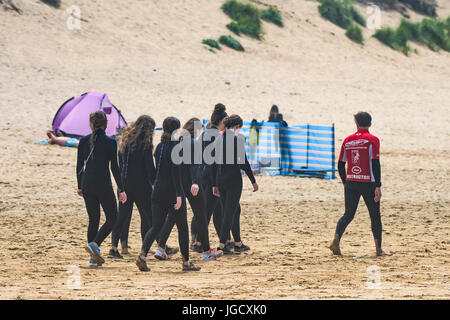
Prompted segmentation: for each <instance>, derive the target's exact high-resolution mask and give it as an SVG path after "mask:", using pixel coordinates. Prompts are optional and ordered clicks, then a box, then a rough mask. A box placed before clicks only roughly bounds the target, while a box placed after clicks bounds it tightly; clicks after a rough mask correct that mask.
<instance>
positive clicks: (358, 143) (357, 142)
mask: <svg viewBox="0 0 450 320" xmlns="http://www.w3.org/2000/svg"><path fill="white" fill-rule="evenodd" d="M367 142H369V140H365V139H359V140H353V141H349V142H347V143H346V144H345V146H346V147H359V146H362V145H365V144H366V143H367Z"/></svg>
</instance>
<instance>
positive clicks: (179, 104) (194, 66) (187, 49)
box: [0, 0, 450, 299]
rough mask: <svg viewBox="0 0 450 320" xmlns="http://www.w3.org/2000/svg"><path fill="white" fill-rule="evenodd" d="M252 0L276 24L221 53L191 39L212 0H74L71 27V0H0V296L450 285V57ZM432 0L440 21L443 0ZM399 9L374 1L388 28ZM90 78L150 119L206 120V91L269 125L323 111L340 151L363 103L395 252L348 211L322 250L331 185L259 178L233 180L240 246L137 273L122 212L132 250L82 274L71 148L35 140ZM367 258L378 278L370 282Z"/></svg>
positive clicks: (445, 288)
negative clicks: (184, 269) (77, 21)
mask: <svg viewBox="0 0 450 320" xmlns="http://www.w3.org/2000/svg"><path fill="white" fill-rule="evenodd" d="M264 2H265V3H268V4H275V5H277V6H278V7H279V8H280V10H281V11H282V13H283V15H284V17H285V24H286V26H285V27H284V28H282V29H281V28H278V27H276V26H273V25H270V24H267V23H264V30H265V37H264V38H265V39H264V41H261V42H258V41H255V40H252V39H249V38H245V37H244V38H242V39H240V40H241V43H242V44H243V45H244V47H245V48H246V52H244V53H238V52H234V51H232V50H230V49H223V50H222V51H221V52H218V53H217V54H213V53H211V52H209V51H207V50H205V49H204V48H203V47H202V44H201V40H202V39H204V38H207V37H213V38H217V37H218V36H220V35H221V34H228V32H227V30H226V28H225V25H226V24H227V23H228V22H229V18H228V17H227V16H226V15H224V14H223V13H222V12H221V11H220V9H219V8H220V3H221V1H207V0H199V1H188V0H176V1H156V0H155V1H145V2H144V1H134V2H133V5H132V6H131V5H124V2H123V1H116V0H109V1H95V2H93V1H88V0H80V1H77V3H78V5H79V7H80V8H81V17H82V19H83V20H86V21H87V22H85V21H82V22H81V29H80V30H69V29H68V28H67V26H66V20H67V18H68V14H67V12H66V11H65V10H66V8H67V7H69V6H70V5H71V4H72V3H71V2H70V1H62V8H61V9H58V10H57V9H54V8H51V7H49V6H47V5H45V4H42V3H41V2H39V1H24V0H16V1H15V3H16V4H17V6H18V7H20V8H21V9H22V10H23V14H22V15H19V14H17V13H14V12H12V11H4V10H0V32H1V37H0V113H1V117H2V120H1V121H0V131H1V133H2V136H3V138H2V140H1V141H0V148H1V151H2V152H1V154H0V163H1V166H0V190H2V193H3V197H2V199H1V200H0V214H1V219H0V248H2V250H1V251H0V261H1V262H0V271H1V272H0V297H1V298H8V299H28V298H37V299H49V298H56V299H71V298H77V299H78V298H82V299H88V298H98V299H105V298H122V299H129V298H131V299H141V298H155V299H169V298H171V299H181V298H199V299H212V298H223V297H228V298H237V299H240V298H251V299H254V298H260V299H279V298H280V299H303V298H339V299H340V298H342V299H345V298H376V299H378V298H393V299H398V298H402V299H408V298H426V299H448V298H449V296H450V295H449V292H450V291H449V290H450V284H449V269H448V265H449V262H450V256H449V248H450V235H449V230H450V228H449V227H450V215H449V212H450V194H449V190H450V189H449V187H450V184H449V178H450V170H449V165H450V160H449V157H448V152H449V151H450V143H449V142H450V130H449V129H450V118H449V111H450V54H449V53H446V52H432V51H430V50H428V49H427V48H423V47H418V50H419V54H418V55H412V56H411V57H405V56H404V55H403V54H401V53H399V52H396V51H393V50H391V49H389V48H388V47H386V46H384V45H382V44H380V43H379V42H378V41H377V40H376V39H370V38H369V36H370V34H371V33H372V32H371V31H370V30H365V31H364V33H365V37H366V39H367V41H366V44H365V46H360V45H357V44H354V43H353V42H351V41H350V40H348V39H347V37H346V36H345V34H344V31H343V30H342V29H340V28H338V27H336V26H334V25H333V24H331V23H329V22H328V21H325V20H323V19H322V18H321V17H320V16H319V14H318V11H317V2H315V1H298V0H284V1H281V0H277V1H275V0H273V1H269V0H266V1H264ZM439 4H440V8H439V10H438V13H439V14H440V15H441V16H447V15H448V14H449V13H450V5H449V4H448V1H444V0H441V1H440V2H439ZM412 17H413V19H420V18H421V17H420V16H419V15H417V14H412ZM399 19H400V16H399V15H398V14H397V13H395V12H383V14H382V22H383V23H384V24H388V25H395V24H397V22H398V21H399ZM226 82H229V84H227V83H226ZM91 90H92V91H103V92H106V93H108V95H109V97H110V98H111V100H112V102H113V103H114V104H115V105H117V106H118V107H119V108H120V109H121V110H122V113H123V114H124V116H125V118H126V119H127V120H128V121H132V120H133V119H135V118H136V117H137V116H139V115H140V114H143V113H146V114H149V115H152V116H153V117H154V118H155V119H156V121H157V123H158V124H159V125H160V124H161V122H162V120H163V119H164V117H166V116H169V115H175V116H178V117H180V119H181V120H182V121H184V120H187V119H188V118H190V117H191V116H197V117H202V118H207V117H208V116H209V115H210V112H211V109H212V106H213V105H214V104H215V103H217V102H219V101H220V102H223V103H224V104H226V105H227V108H228V110H229V111H230V112H231V113H239V114H241V115H242V116H243V117H244V118H245V119H247V120H251V119H252V118H257V119H258V120H265V119H266V117H267V114H268V111H269V108H270V106H271V105H272V104H273V103H276V104H278V105H279V107H280V109H281V112H282V113H283V114H284V116H285V118H286V120H287V121H288V122H289V123H290V124H305V123H312V124H318V125H329V124H331V123H335V125H336V130H337V132H336V136H337V145H338V146H339V145H340V143H341V141H342V140H343V139H344V138H345V136H346V135H348V134H349V133H351V132H352V131H353V130H354V128H353V127H354V125H353V123H352V114H353V113H355V112H357V111H359V110H366V111H369V112H370V113H372V115H373V117H374V124H373V129H372V132H373V133H374V134H376V135H377V136H379V137H380V139H381V143H382V147H381V148H382V150H381V153H382V155H381V157H382V160H381V161H382V172H383V192H384V196H383V202H382V214H383V224H384V243H385V248H386V250H388V251H394V252H396V254H395V255H394V256H393V257H388V258H383V259H377V258H375V257H374V250H373V240H372V236H371V231H370V219H369V217H368V213H367V211H366V210H365V208H364V207H363V206H361V208H360V209H359V210H358V213H357V216H356V218H355V220H354V221H353V223H352V224H351V225H350V226H349V228H348V232H347V233H346V235H345V236H344V238H343V248H342V249H343V252H344V254H345V256H344V257H343V258H336V257H333V256H331V254H330V252H329V250H328V249H327V248H326V246H327V244H328V242H329V240H331V237H332V235H333V233H334V228H335V223H336V222H337V220H338V219H339V217H340V215H341V214H342V213H343V189H342V185H341V184H340V183H339V181H338V180H335V181H321V180H317V179H301V178H288V177H265V176H259V177H257V178H258V181H259V183H260V188H261V190H260V192H258V193H256V194H253V193H252V192H251V191H250V186H249V184H248V182H247V181H245V191H244V194H243V200H242V206H243V214H242V223H241V224H242V233H243V239H244V241H245V242H246V243H247V244H248V245H249V246H250V247H252V251H251V252H250V253H249V254H247V255H245V256H242V257H232V258H223V259H221V260H220V261H217V262H208V263H203V262H202V261H200V256H197V255H194V257H193V260H194V261H198V263H199V264H200V265H202V267H203V270H202V272H200V273H198V274H183V273H181V272H179V270H180V258H179V256H176V257H175V259H173V260H171V261H168V262H157V261H156V260H153V259H152V260H150V261H151V262H150V263H149V266H150V267H151V268H152V270H153V271H152V272H151V273H149V274H142V273H139V272H138V271H137V268H136V267H135V266H134V264H133V259H134V255H135V254H136V253H137V250H138V248H139V247H140V243H139V239H140V236H139V233H138V232H139V227H138V224H139V219H138V218H137V217H138V215H137V214H135V215H134V218H133V221H132V230H131V233H130V245H131V247H132V252H133V255H132V256H130V257H127V258H126V259H125V260H124V261H120V262H116V261H113V262H110V261H107V264H106V265H105V267H103V268H102V269H101V270H90V269H88V268H87V267H86V266H87V257H86V254H85V252H84V250H83V248H82V246H83V244H84V242H85V237H86V236H85V233H86V227H87V215H86V212H85V209H84V206H83V202H82V201H81V200H80V199H79V198H78V197H77V195H76V192H75V191H76V190H75V188H76V182H75V158H76V150H74V149H70V148H59V147H48V146H42V145H34V144H32V142H33V141H34V140H37V139H41V138H43V137H44V135H45V130H46V129H47V128H48V127H49V126H50V123H51V121H52V119H53V116H54V113H55V112H56V110H57V108H58V107H59V105H60V104H61V103H62V102H63V101H65V100H66V99H67V98H69V97H71V96H74V95H77V94H80V93H83V92H86V91H91ZM361 204H362V203H361ZM189 214H191V213H189ZM211 227H212V226H211ZM210 233H211V235H213V237H212V243H217V237H216V236H215V232H214V231H213V229H212V228H211V231H210ZM169 242H170V244H172V245H176V244H177V239H176V234H174V235H172V237H171V239H170V240H169ZM107 243H108V240H107V241H106V242H105V246H104V248H103V250H104V251H105V250H106V248H107V246H106V245H107ZM373 265H375V266H378V267H379V268H380V269H381V280H382V282H381V288H380V289H368V288H367V286H366V281H367V279H368V273H367V268H368V267H370V266H373ZM68 266H79V267H80V268H81V269H80V273H81V281H82V286H81V289H80V290H70V289H68V287H67V285H66V284H67V279H68V273H67V268H68ZM218 274H220V277H218V276H217V275H218Z"/></svg>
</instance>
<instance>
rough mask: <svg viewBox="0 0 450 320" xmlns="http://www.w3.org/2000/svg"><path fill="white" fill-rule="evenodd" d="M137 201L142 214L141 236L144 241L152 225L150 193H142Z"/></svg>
mask: <svg viewBox="0 0 450 320" xmlns="http://www.w3.org/2000/svg"><path fill="white" fill-rule="evenodd" d="M135 201H136V207H137V208H138V211H139V215H140V216H141V238H142V241H144V237H145V235H146V234H147V231H148V230H150V228H151V226H152V200H151V196H150V195H140V196H139V197H136V200H135Z"/></svg>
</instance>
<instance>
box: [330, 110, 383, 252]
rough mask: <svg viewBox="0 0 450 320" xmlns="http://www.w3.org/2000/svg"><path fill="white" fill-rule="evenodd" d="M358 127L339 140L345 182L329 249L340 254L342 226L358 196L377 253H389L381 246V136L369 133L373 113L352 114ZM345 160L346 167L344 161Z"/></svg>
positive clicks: (349, 217)
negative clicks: (342, 206) (341, 212)
mask: <svg viewBox="0 0 450 320" xmlns="http://www.w3.org/2000/svg"><path fill="white" fill-rule="evenodd" d="M354 117H355V122H356V127H357V129H358V131H357V132H356V133H354V134H352V135H350V136H348V137H347V138H346V139H345V140H344V142H343V143H342V148H341V153H340V156H339V163H338V169H339V176H340V177H341V180H342V183H343V184H344V185H345V214H344V215H343V216H342V218H341V219H339V221H338V223H337V227H336V233H335V236H334V240H333V242H332V243H331V245H330V249H331V251H332V252H333V254H335V255H341V249H340V246H339V243H340V240H341V237H342V235H343V234H344V231H345V228H347V226H348V225H349V223H350V222H351V221H352V220H353V218H354V216H355V213H356V209H357V208H358V203H359V199H360V198H361V196H362V197H363V199H364V202H365V203H366V206H367V208H368V209H369V214H370V221H371V224H372V233H373V237H374V239H375V247H376V252H377V256H383V255H388V254H386V253H385V252H383V250H382V249H381V232H382V226H381V214H380V199H381V168H380V140H379V139H378V138H377V137H375V136H374V135H372V134H370V133H369V127H370V126H371V124H372V117H371V116H370V114H368V113H367V112H359V113H357V114H355V116H354ZM346 163H347V170H345V164H346Z"/></svg>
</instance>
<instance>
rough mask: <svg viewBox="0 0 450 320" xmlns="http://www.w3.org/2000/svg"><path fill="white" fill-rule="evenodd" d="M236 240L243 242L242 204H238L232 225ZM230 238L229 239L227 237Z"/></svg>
mask: <svg viewBox="0 0 450 320" xmlns="http://www.w3.org/2000/svg"><path fill="white" fill-rule="evenodd" d="M231 232H232V234H233V239H234V242H241V205H240V204H238V207H237V209H236V213H235V214H234V218H233V225H232V227H231ZM227 240H228V239H227Z"/></svg>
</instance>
